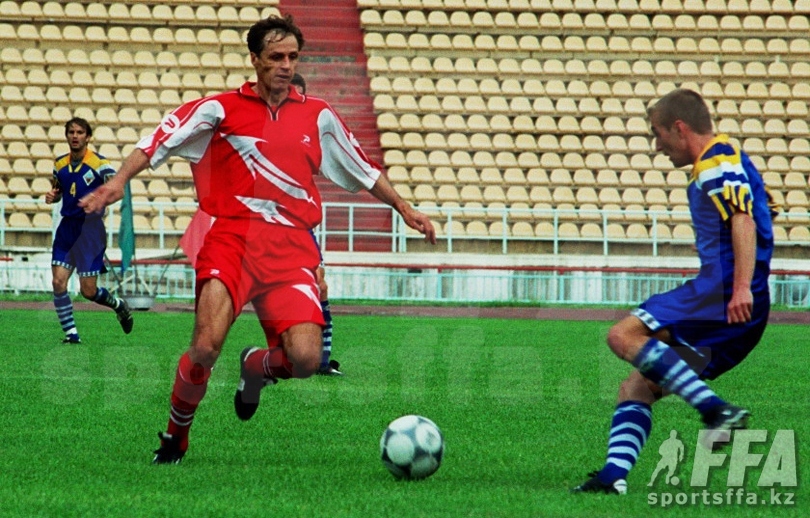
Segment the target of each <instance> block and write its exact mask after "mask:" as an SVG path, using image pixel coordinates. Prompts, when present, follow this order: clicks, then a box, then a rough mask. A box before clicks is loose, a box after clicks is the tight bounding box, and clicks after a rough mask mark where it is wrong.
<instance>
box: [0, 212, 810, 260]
mask: <svg viewBox="0 0 810 518" xmlns="http://www.w3.org/2000/svg"><path fill="white" fill-rule="evenodd" d="M12 203H13V208H14V210H15V211H17V212H35V211H39V212H46V211H50V213H51V215H52V219H53V221H54V224H53V227H52V228H50V229H48V228H33V227H14V226H9V225H8V223H7V222H6V221H7V218H6V214H7V213H8V212H10V209H9V206H10V205H11V204H12ZM27 206H30V207H31V208H30V210H29V211H26V210H25V207H27ZM133 208H134V211H135V213H136V215H141V216H143V215H145V214H147V213H148V214H149V215H150V217H152V218H154V217H158V221H160V222H164V221H166V219H165V216H167V215H169V214H171V215H177V214H178V213H179V212H178V211H182V213H183V214H185V215H188V216H190V215H192V214H193V211H194V210H196V204H194V203H173V202H150V203H145V202H133ZM371 209H373V210H377V211H379V210H380V209H383V210H388V211H390V213H391V221H392V225H391V230H376V231H370V230H362V229H359V228H358V225H356V224H355V222H356V220H357V219H359V217H358V216H357V214H358V212H361V211H367V210H371ZM119 211H120V203H116V204H113V205H112V206H110V207H108V209H107V213H106V215H105V223H106V227H107V246H108V247H112V246H113V244H114V243H115V238H116V237H117V234H118V226H119V224H118V221H119V219H118V217H119ZM424 211H425V213H426V214H428V216H430V217H431V220H432V221H433V222H434V225H435V226H437V227H438V228H437V236H438V238H439V240H440V244H439V247H441V248H438V247H437V248H434V250H435V251H437V252H446V253H453V252H454V251H456V249H457V248H458V244H459V243H460V242H489V243H497V244H498V245H499V246H498V247H499V249H500V252H501V253H502V254H509V253H512V249H513V248H514V245H515V244H516V243H522V244H525V243H534V244H539V243H545V244H547V245H550V247H551V248H550V250H549V251H544V252H543V253H551V254H553V255H558V254H560V253H562V250H561V249H562V246H563V245H565V244H567V243H568V244H570V243H590V244H596V245H598V246H597V247H595V249H596V250H598V251H599V252H595V251H593V250H592V251H590V252H581V253H590V254H594V253H600V254H601V255H605V256H607V255H609V254H610V253H611V249H612V248H614V247H615V245H627V244H628V243H630V244H635V245H639V246H638V247H637V248H636V249H635V250H634V254H635V255H639V256H651V257H659V256H661V254H662V250H661V249H662V247H663V246H664V245H680V246H684V245H686V246H689V245H691V244H692V242H693V240H692V239H691V238H679V237H672V236H664V235H659V234H658V231H659V228H661V227H659V223H660V222H666V221H671V220H672V219H673V218H674V217H677V218H682V217H683V215H682V214H680V213H677V214H676V213H673V212H671V211H667V210H605V209H587V210H580V209H557V208H544V209H539V208H538V209H528V208H527V209H514V208H505V207H479V208H470V207H441V208H438V207H432V208H428V209H424ZM337 213H347V217H348V227H347V228H346V229H339V228H337V226H336V225H335V226H330V225H332V222H333V221H337V220H338V219H339V218H338V217H336V216H335V214H337ZM57 220H58V213H57V206H56V205H53V206H44V204H43V203H42V202H41V201H38V200H19V201H17V200H8V199H0V247H4V246H9V242H8V233H9V232H18V233H19V232H22V233H26V232H32V233H43V232H51V234H52V235H53V233H54V232H55V226H56V221H57ZM460 221H464V222H467V223H469V222H472V221H478V222H485V227H484V228H485V231H484V232H479V233H470V232H469V231H468V230H466V229H464V226H463V225H461V226H459V225H455V224H454V223H458V222H460ZM518 222H527V223H528V222H531V225H532V227H534V226H535V225H538V224H547V226H548V227H547V232H546V233H543V234H541V235H537V234H534V233H533V234H526V235H523V234H521V235H515V234H514V233H513V232H512V229H513V228H514V224H515V223H518ZM571 222H577V223H580V224H594V225H596V228H597V230H598V231H597V232H595V234H594V235H568V234H566V233H565V232H564V231H563V230H564V226H565V224H567V223H571ZM633 222H635V223H641V224H642V226H643V227H644V231H645V235H643V236H640V237H634V236H632V235H624V234H622V233H619V234H616V235H614V234H613V232H612V228H611V227H613V226H615V225H619V226H621V227H622V229H623V228H624V227H625V226H626V225H628V224H629V223H633ZM141 223H142V224H141V225H140V226H138V225H136V234H137V235H149V236H154V237H156V238H157V248H158V249H164V250H165V249H166V248H167V242H168V239H169V238H174V240H173V241H172V242H173V243H176V239H177V238H178V237H179V236H180V235H182V234H183V232H184V230H185V229H168V228H165V227H163V226H162V225H161V226H158V227H157V228H153V227H151V225H147V223H145V222H143V221H141ZM493 223H498V224H499V226H498V230H493V225H492V224H493ZM684 223H685V224H686V225H687V226H688V223H686V222H684ZM592 228H593V227H592ZM616 228H618V227H616ZM628 228H629V227H628ZM315 232H316V237H317V238H318V242H319V243H320V244H321V247H322V248H323V249H325V250H329V249H330V248H329V245H330V242H331V240H332V238H343V239H346V240H347V241H348V247H349V248H348V250H349V251H354V250H355V248H354V244H355V242H356V240H357V239H359V238H362V237H372V238H375V239H379V240H381V241H386V242H389V243H390V251H391V252H407V251H408V246H409V243H413V242H415V241H418V240H419V239H420V235H419V234H418V233H417V232H416V231H414V230H412V229H410V228H407V227H406V225H405V223H404V222H403V220H402V218H401V216H400V215H399V214H398V213H397V212H396V211H394V210H393V209H391V208H390V207H389V206H387V205H383V204H352V203H331V202H326V203H324V204H323V218H322V222H321V224H320V225H319V226H318V227H317V228H316V229H315ZM783 245H788V246H794V245H796V243H786V242H777V246H783ZM805 246H806V245H805ZM173 248H174V247H173V246H171V247H169V250H167V252H171V250H172V249H173Z"/></svg>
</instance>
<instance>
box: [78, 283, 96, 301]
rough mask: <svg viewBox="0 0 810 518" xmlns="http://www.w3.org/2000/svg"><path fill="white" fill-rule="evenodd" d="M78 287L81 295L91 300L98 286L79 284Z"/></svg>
mask: <svg viewBox="0 0 810 518" xmlns="http://www.w3.org/2000/svg"><path fill="white" fill-rule="evenodd" d="M79 289H80V291H81V292H82V297H84V298H86V299H87V300H93V297H95V296H96V292H98V288H96V287H95V286H81V287H80V288H79Z"/></svg>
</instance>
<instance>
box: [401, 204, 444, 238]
mask: <svg viewBox="0 0 810 518" xmlns="http://www.w3.org/2000/svg"><path fill="white" fill-rule="evenodd" d="M402 219H403V220H405V224H406V225H408V226H409V227H411V228H412V229H414V230H418V231H419V232H421V233H422V234H424V235H425V241H427V242H429V243H430V244H432V245H435V244H436V229H435V228H433V223H432V222H431V221H430V218H428V217H427V216H426V215H424V214H422V213H421V212H419V211H418V210H414V209H410V210H408V211H405V213H403V214H402Z"/></svg>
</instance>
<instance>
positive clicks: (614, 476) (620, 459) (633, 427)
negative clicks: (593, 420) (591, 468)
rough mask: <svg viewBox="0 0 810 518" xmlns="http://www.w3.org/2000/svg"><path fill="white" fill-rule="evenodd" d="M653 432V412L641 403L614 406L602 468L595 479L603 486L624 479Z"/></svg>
mask: <svg viewBox="0 0 810 518" xmlns="http://www.w3.org/2000/svg"><path fill="white" fill-rule="evenodd" d="M651 429H652V408H650V405H648V404H646V403H642V402H640V401H624V402H622V403H619V404H618V405H616V411H615V412H614V413H613V420H612V422H611V423H610V438H609V439H608V452H607V460H606V461H605V467H603V468H602V470H601V471H600V472H599V474H598V475H597V477H598V478H599V480H600V481H601V482H602V483H604V484H612V483H613V482H614V481H616V480H618V479H620V478H627V473H629V472H630V470H631V469H633V466H634V465H635V464H636V460H638V455H639V453H641V448H643V447H644V443H645V442H646V441H647V437H648V436H649V435H650V430H651Z"/></svg>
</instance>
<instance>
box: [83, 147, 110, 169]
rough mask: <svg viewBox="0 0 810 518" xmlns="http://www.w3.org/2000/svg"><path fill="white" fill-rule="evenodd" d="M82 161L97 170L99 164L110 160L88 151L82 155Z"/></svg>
mask: <svg viewBox="0 0 810 518" xmlns="http://www.w3.org/2000/svg"><path fill="white" fill-rule="evenodd" d="M84 163H85V164H87V165H89V166H90V167H92V168H93V170H95V171H98V170H99V169H100V168H101V166H103V165H106V164H109V163H110V161H109V160H107V159H106V158H101V157H100V156H98V155H97V154H96V153H95V152H94V151H90V152H88V153H87V154H86V155H84Z"/></svg>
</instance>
